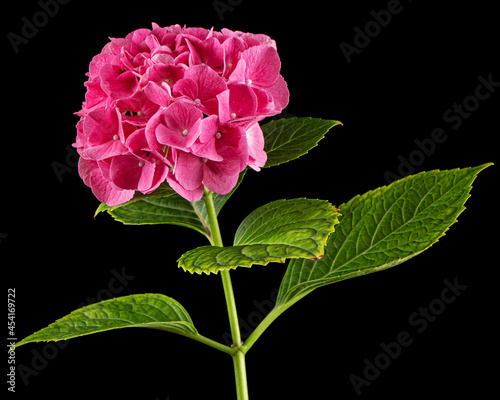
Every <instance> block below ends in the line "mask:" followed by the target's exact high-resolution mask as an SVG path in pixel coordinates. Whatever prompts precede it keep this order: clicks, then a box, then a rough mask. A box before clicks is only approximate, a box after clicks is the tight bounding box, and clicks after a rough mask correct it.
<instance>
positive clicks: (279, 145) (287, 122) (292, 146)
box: [262, 117, 342, 168]
mask: <svg viewBox="0 0 500 400" xmlns="http://www.w3.org/2000/svg"><path fill="white" fill-rule="evenodd" d="M339 124H340V125H342V123H341V122H339V121H333V120H326V119H320V118H309V117H306V118H283V119H278V120H275V121H271V122H269V123H267V124H265V125H263V126H262V132H263V133H264V139H265V145H264V150H265V151H266V153H267V162H266V165H265V166H266V168H267V167H273V166H275V165H279V164H283V163H286V162H289V161H292V160H295V159H296V158H299V157H300V156H303V155H304V154H307V152H308V151H309V150H311V149H312V148H313V147H316V145H317V144H318V142H319V141H320V140H321V139H323V137H324V136H325V135H326V133H327V132H328V131H329V130H330V129H331V128H333V127H334V126H335V125H339Z"/></svg>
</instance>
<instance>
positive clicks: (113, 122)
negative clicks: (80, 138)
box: [83, 108, 126, 161]
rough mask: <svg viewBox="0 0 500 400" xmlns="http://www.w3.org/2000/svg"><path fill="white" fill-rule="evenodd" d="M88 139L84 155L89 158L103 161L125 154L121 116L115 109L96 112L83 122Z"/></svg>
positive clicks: (91, 113)
mask: <svg viewBox="0 0 500 400" xmlns="http://www.w3.org/2000/svg"><path fill="white" fill-rule="evenodd" d="M83 132H84V136H85V137H86V139H87V140H86V145H85V148H84V153H85V155H86V157H87V158H91V159H93V160H96V161H97V160H101V159H104V158H108V157H113V156H116V155H119V154H123V153H124V152H125V151H126V147H125V146H124V145H123V143H122V141H124V140H125V138H124V133H123V129H122V127H121V121H120V119H119V114H118V113H117V110H115V109H114V108H107V109H100V110H94V111H92V112H90V113H89V114H87V116H86V117H85V119H84V121H83Z"/></svg>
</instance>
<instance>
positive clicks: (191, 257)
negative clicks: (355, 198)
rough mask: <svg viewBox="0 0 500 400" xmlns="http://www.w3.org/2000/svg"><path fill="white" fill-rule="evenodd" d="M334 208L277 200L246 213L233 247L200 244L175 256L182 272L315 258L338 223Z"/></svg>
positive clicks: (324, 203)
mask: <svg viewBox="0 0 500 400" xmlns="http://www.w3.org/2000/svg"><path fill="white" fill-rule="evenodd" d="M338 216H339V213H338V212H337V209H336V208H335V207H334V206H332V205H331V204H330V203H328V202H327V201H324V200H310V199H294V200H278V201H274V202H271V203H269V204H266V205H265V206H262V207H260V208H258V209H256V210H255V211H253V212H252V213H250V215H248V216H247V217H246V218H245V219H244V220H243V222H242V223H241V224H240V226H239V228H238V230H237V231H236V234H235V239H234V246H230V247H212V246H203V247H198V248H196V249H193V250H190V251H188V252H187V253H185V254H184V255H183V256H182V257H181V258H180V259H179V266H180V267H181V268H183V269H184V270H186V271H189V272H196V273H198V274H201V273H207V274H209V273H217V272H218V271H220V270H227V269H234V268H237V267H251V266H252V265H254V264H261V265H266V264H268V263H269V262H284V261H285V260H286V259H287V258H299V257H304V258H318V257H320V256H322V255H323V252H324V246H325V244H326V240H327V238H328V235H329V234H330V233H331V232H333V230H334V227H335V224H337V223H338Z"/></svg>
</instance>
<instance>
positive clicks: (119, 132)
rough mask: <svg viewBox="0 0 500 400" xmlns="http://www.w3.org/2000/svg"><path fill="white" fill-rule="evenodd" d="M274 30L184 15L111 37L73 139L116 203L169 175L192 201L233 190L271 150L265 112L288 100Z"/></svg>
mask: <svg viewBox="0 0 500 400" xmlns="http://www.w3.org/2000/svg"><path fill="white" fill-rule="evenodd" d="M280 68H281V63H280V59H279V56H278V53H277V51H276V43H275V41H274V40H272V39H271V38H269V37H268V36H266V35H261V34H251V33H243V32H233V31H231V30H229V29H222V30H221V32H215V31H213V30H207V29H204V28H186V27H184V28H182V27H180V26H179V25H173V26H170V27H165V28H161V27H159V26H158V25H156V24H153V26H152V29H151V30H150V29H138V30H136V31H134V32H132V33H130V34H129V35H127V36H126V37H125V38H120V39H115V38H113V39H111V41H110V42H109V43H107V44H106V45H105V46H104V48H103V49H102V52H101V53H100V54H98V55H97V56H95V57H94V58H93V59H92V61H91V63H90V67H89V72H88V74H87V75H88V80H87V82H85V86H86V87H87V92H86V95H85V101H84V103H83V106H82V109H81V110H80V111H79V112H78V113H76V114H77V115H78V116H79V117H80V121H79V122H78V124H77V138H76V143H75V144H74V146H75V147H76V148H77V151H78V153H79V154H80V161H79V173H80V176H81V177H82V179H83V181H84V182H85V184H86V185H87V186H90V187H91V188H92V191H93V193H94V194H95V196H96V197H97V198H98V199H99V200H100V201H102V202H105V203H107V204H108V205H111V206H112V205H118V204H122V203H124V202H126V201H128V200H130V199H131V198H132V197H133V196H134V193H135V191H140V192H142V193H145V194H147V193H152V192H153V191H154V190H155V189H157V188H158V186H159V185H160V184H162V183H163V182H165V181H167V182H168V184H169V185H170V186H171V187H172V188H173V189H174V190H175V191H176V192H177V193H179V194H180V195H181V196H183V197H184V198H186V199H187V200H190V201H196V200H199V199H201V197H202V196H203V193H204V187H206V188H207V189H208V190H210V191H212V192H215V193H219V194H226V193H229V192H230V191H231V190H232V189H233V188H234V186H235V185H236V182H237V180H238V176H239V173H240V172H241V171H243V170H244V169H245V168H246V167H247V166H249V167H251V168H253V169H255V170H259V168H260V167H262V166H264V164H265V162H266V159H267V156H266V153H265V151H264V137H263V134H262V130H261V129H260V126H259V123H258V121H260V120H262V119H264V118H265V117H268V116H273V115H276V114H278V113H280V112H281V110H282V109H283V108H284V107H285V106H286V105H287V103H288V96H289V93H288V89H287V85H286V83H285V81H284V79H283V77H282V76H281V75H280Z"/></svg>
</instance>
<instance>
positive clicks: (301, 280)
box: [277, 164, 491, 306]
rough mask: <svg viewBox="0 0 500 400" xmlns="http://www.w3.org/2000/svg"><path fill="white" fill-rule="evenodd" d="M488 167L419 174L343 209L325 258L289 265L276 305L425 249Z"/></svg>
mask: <svg viewBox="0 0 500 400" xmlns="http://www.w3.org/2000/svg"><path fill="white" fill-rule="evenodd" d="M489 165H491V164H484V165H480V166H478V167H475V168H464V169H454V170H450V171H430V172H422V173H420V174H417V175H414V176H410V177H407V178H404V179H401V180H399V181H396V182H394V183H392V184H391V185H389V186H384V187H381V188H378V189H375V190H373V191H370V192H368V193H365V194H364V195H362V196H356V197H354V198H353V199H352V200H350V201H349V202H347V203H345V204H342V205H341V206H339V209H340V212H341V214H342V217H341V221H340V223H339V224H338V225H337V227H336V232H335V233H334V234H332V235H331V236H330V238H329V240H328V244H327V247H326V252H325V256H324V257H323V258H322V259H321V260H318V261H316V262H314V261H311V260H304V259H300V260H292V261H291V262H290V265H289V266H288V269H287V271H286V274H285V276H284V278H283V281H282V283H281V287H280V291H279V294H278V299H277V305H278V306H283V305H287V304H289V305H291V304H293V303H295V302H296V301H297V300H299V299H301V298H302V297H304V296H305V295H307V294H308V293H310V292H311V291H313V290H314V289H316V288H318V287H320V286H324V285H328V284H331V283H335V282H338V281H341V280H344V279H349V278H354V277H357V276H362V275H366V274H370V273H372V272H376V271H381V270H384V269H387V268H390V267H394V266H395V265H398V264H401V263H402V262H404V261H406V260H408V259H410V258H412V257H414V256H416V255H417V254H420V253H421V252H422V251H424V250H426V249H428V248H429V247H430V246H432V245H433V244H434V243H436V242H437V241H438V239H439V238H440V237H441V236H443V235H444V234H445V232H446V231H447V230H448V228H449V227H450V226H451V225H452V224H453V223H455V222H456V221H457V217H458V215H459V214H460V213H461V212H462V211H463V210H464V209H465V207H464V203H465V201H466V200H467V198H468V197H469V192H470V189H471V187H472V186H471V185H472V182H473V181H474V179H475V178H476V176H477V174H478V173H479V172H480V171H482V170H483V169H485V168H486V167H488V166H489Z"/></svg>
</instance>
